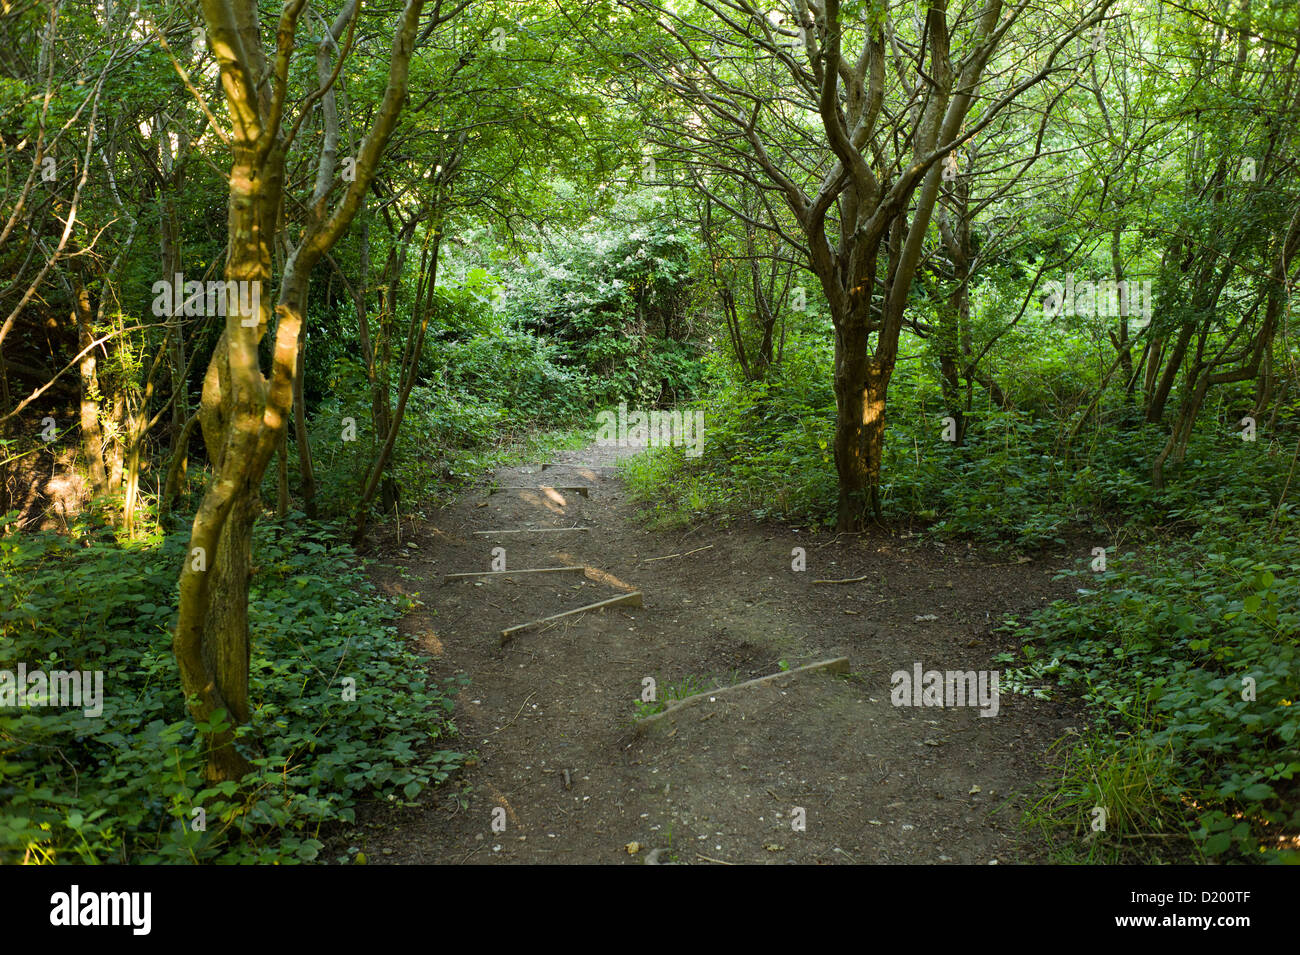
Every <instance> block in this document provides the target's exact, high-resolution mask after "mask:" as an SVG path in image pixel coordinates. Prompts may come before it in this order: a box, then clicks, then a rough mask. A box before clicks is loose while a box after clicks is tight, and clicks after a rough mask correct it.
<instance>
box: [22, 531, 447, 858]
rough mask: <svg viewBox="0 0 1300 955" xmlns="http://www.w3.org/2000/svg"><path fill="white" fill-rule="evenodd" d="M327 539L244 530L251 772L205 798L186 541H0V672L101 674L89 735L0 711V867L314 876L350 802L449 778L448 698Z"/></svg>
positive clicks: (75, 726) (77, 718)
mask: <svg viewBox="0 0 1300 955" xmlns="http://www.w3.org/2000/svg"><path fill="white" fill-rule="evenodd" d="M328 531H329V529H328V528H326V527H324V526H322V525H310V524H306V523H303V522H302V520H301V515H295V516H294V517H293V518H292V520H291V521H290V524H289V526H288V527H286V528H283V529H281V531H280V533H278V534H277V533H275V529H274V528H272V527H269V526H262V527H259V528H258V531H257V535H256V538H255V546H254V555H255V557H254V559H255V562H256V563H257V564H258V571H257V572H256V573H255V574H254V577H253V582H252V594H251V598H250V608H249V609H250V621H249V623H250V630H251V634H252V661H251V672H250V699H251V700H252V701H253V704H254V711H253V717H252V722H251V724H250V725H249V726H248V727H245V728H241V730H240V733H241V735H242V737H243V738H244V739H245V740H246V742H247V743H248V744H250V745H252V746H253V748H252V749H250V750H249V752H250V753H256V752H258V751H260V752H261V755H259V756H256V757H255V758H253V760H252V761H253V763H254V765H255V766H256V767H257V769H256V770H255V771H254V772H252V773H250V774H249V775H248V776H247V777H246V778H245V779H244V780H243V784H242V786H237V785H236V784H234V783H226V784H222V785H221V786H217V787H211V788H209V787H205V785H204V782H203V776H202V764H203V753H202V751H201V743H200V740H199V738H198V736H197V733H196V727H195V725H194V723H193V721H192V720H191V719H190V718H189V716H188V714H187V713H186V711H185V708H184V705H183V704H184V701H183V698H182V694H181V690H180V683H179V678H178V676H177V673H176V667H175V664H174V660H173V657H172V653H171V637H170V630H171V628H172V627H173V626H174V622H175V612H174V610H173V606H174V602H175V601H174V595H175V589H176V578H177V576H178V568H179V567H180V565H181V560H182V557H183V554H184V551H185V547H186V546H187V538H186V535H184V534H178V535H173V536H171V537H169V538H167V539H166V540H152V541H148V542H145V543H143V544H139V545H134V546H120V545H118V544H117V543H116V542H115V541H113V540H112V538H111V536H109V535H108V534H107V533H104V532H102V531H100V530H96V529H94V528H81V533H80V534H79V535H78V536H77V537H76V538H75V539H74V538H69V537H61V536H57V535H53V534H33V535H27V536H23V537H7V538H3V539H0V574H2V575H3V580H4V588H3V592H2V593H0V628H2V629H0V669H7V670H10V671H13V670H14V669H15V667H16V664H17V663H18V662H19V661H21V662H24V663H26V665H27V667H28V668H29V669H35V668H41V669H44V670H47V671H48V670H73V669H76V670H100V671H103V673H104V697H103V712H102V715H100V716H99V717H98V718H94V717H87V716H85V715H84V714H83V712H82V711H81V710H76V709H72V710H64V709H57V708H31V707H29V708H24V709H17V710H10V709H5V710H2V711H0V861H3V862H16V861H21V860H24V859H27V860H32V861H47V862H65V861H66V862H72V861H75V862H85V863H91V862H94V863H101V862H120V863H128V862H162V861H185V860H188V861H194V862H211V861H216V862H281V863H283V862H295V861H311V860H313V859H315V858H316V856H317V853H318V852H319V850H320V848H321V846H322V842H321V841H320V839H318V838H317V836H318V835H319V833H320V830H321V828H322V826H325V825H326V824H329V823H337V822H349V821H351V820H352V819H353V813H354V808H353V807H354V804H355V802H356V800H357V799H358V798H361V797H362V796H374V797H381V798H387V799H391V800H404V801H405V800H412V799H414V798H415V797H416V796H418V795H419V793H420V792H421V791H422V790H423V789H424V788H426V787H427V786H430V785H432V784H435V783H438V782H440V781H442V780H444V779H446V778H447V776H448V774H449V773H451V772H452V771H453V770H454V769H455V768H456V767H457V766H458V765H459V763H460V761H461V756H460V754H458V753H456V752H454V751H451V750H447V749H442V748H438V744H439V743H440V741H442V740H443V739H445V738H448V737H452V736H454V735H455V727H454V725H453V724H452V723H451V722H450V721H449V717H450V715H451V713H452V710H453V704H452V700H451V698H450V697H449V695H448V694H449V692H450V689H451V688H450V687H446V686H437V685H431V684H430V683H429V681H428V679H427V677H426V675H425V673H424V671H423V669H422V667H421V664H420V660H419V658H418V657H417V656H416V655H415V653H414V652H413V651H411V650H408V649H407V648H406V647H404V646H403V644H402V642H401V640H400V639H399V638H398V637H397V635H396V630H395V628H394V626H393V625H392V624H393V619H394V617H395V614H396V608H395V607H394V604H393V602H392V601H391V600H390V599H388V598H386V597H384V596H382V595H381V594H379V593H378V592H377V591H376V590H375V588H374V587H373V586H372V585H371V584H370V583H369V582H368V581H367V579H366V577H365V575H364V573H362V571H361V570H360V569H359V567H358V566H357V565H356V563H355V561H354V559H353V556H352V554H351V552H350V550H349V549H348V548H347V547H346V546H344V545H341V544H336V543H328V544H327V543H324V542H325V541H328V540H330V538H329V537H328ZM348 676H351V677H353V678H354V679H355V680H356V694H355V696H356V699H355V702H347V701H345V700H344V699H343V692H342V684H341V682H340V681H341V680H342V678H343V677H348ZM194 808H202V809H203V810H204V811H205V813H206V829H205V830H204V831H196V830H195V829H194V828H193V826H192V823H193V821H194V818H195V817H194V816H192V810H193V809H194Z"/></svg>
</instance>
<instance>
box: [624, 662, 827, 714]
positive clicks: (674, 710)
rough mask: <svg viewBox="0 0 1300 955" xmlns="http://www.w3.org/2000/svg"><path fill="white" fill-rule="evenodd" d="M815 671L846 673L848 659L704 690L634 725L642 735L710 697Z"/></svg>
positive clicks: (787, 680)
mask: <svg viewBox="0 0 1300 955" xmlns="http://www.w3.org/2000/svg"><path fill="white" fill-rule="evenodd" d="M817 670H827V671H829V672H831V673H848V672H849V658H848V657H835V658H834V659H831V660H822V661H820V662H818V663H810V664H808V665H807V666H802V667H798V668H796V669H794V670H782V671H780V672H779V673H771V674H769V675H767V676H760V677H758V678H757V679H755V680H746V681H745V682H744V683H737V684H735V685H733V686H724V687H721V688H719V689H716V690H706V691H704V692H703V693H696V694H695V695H694V696H688V697H686V699H684V700H678V701H677V702H676V703H674V704H672V705H671V706H669V707H668V708H667V709H665V710H662V711H661V712H659V713H655V714H654V715H653V716H647V717H646V718H645V719H643V720H641V721H640V722H639V723H637V724H636V731H637V732H638V733H644V732H645V731H646V728H647V727H650V726H653V725H655V724H656V723H658V722H660V721H662V720H666V719H668V718H670V717H673V716H676V715H677V714H678V713H680V712H681V711H682V710H684V709H686V708H688V707H691V706H696V705H698V704H699V703H701V702H703V701H704V700H707V699H709V698H710V697H713V698H714V699H717V698H718V697H719V696H724V695H726V694H728V693H734V692H736V691H737V690H744V689H748V688H749V687H753V686H760V685H773V686H775V685H776V684H778V683H787V682H789V681H790V680H793V679H795V678H796V677H798V676H800V675H802V674H805V673H813V672H815V671H817Z"/></svg>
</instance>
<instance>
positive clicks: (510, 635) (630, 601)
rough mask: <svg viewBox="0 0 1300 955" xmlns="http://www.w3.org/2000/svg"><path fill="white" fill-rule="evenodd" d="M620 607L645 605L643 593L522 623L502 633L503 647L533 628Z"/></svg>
mask: <svg viewBox="0 0 1300 955" xmlns="http://www.w3.org/2000/svg"><path fill="white" fill-rule="evenodd" d="M619 605H623V606H627V607H641V606H644V604H643V603H642V601H641V591H639V590H634V591H632V593H630V594H619V595H618V596H617V597H610V598H609V599H608V600H598V601H597V602H596V603H594V604H587V605H586V606H585V607H575V608H574V609H573V610H566V611H564V612H563V613H555V614H551V615H550V616H549V617H542V618H541V619H540V620H530V621H528V623H521V624H518V625H517V626H514V627H507V628H506V629H505V630H502V631H501V646H503V647H504V646H505V645H506V644H507V643H509V642H510V641H511V640H513V639H514V637H515V634H517V633H523V632H524V631H525V630H531V629H532V628H533V627H540V626H541V625H542V624H544V623H550V622H551V621H553V620H560V619H562V618H564V617H572V616H573V615H574V614H578V613H586V612H587V611H588V610H603V609H604V608H605V607H616V606H619Z"/></svg>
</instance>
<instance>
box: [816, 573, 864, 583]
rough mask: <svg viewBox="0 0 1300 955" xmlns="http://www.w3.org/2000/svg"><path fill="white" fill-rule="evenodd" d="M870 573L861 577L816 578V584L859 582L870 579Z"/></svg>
mask: <svg viewBox="0 0 1300 955" xmlns="http://www.w3.org/2000/svg"><path fill="white" fill-rule="evenodd" d="M870 576H871V575H870V574H863V575H862V576H861V577H844V578H842V579H840V580H814V581H813V583H814V584H858V583H861V582H862V581H864V580H866V579H868V578H869V577H870Z"/></svg>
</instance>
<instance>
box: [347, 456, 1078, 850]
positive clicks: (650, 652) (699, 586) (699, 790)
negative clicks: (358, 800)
mask: <svg viewBox="0 0 1300 955" xmlns="http://www.w3.org/2000/svg"><path fill="white" fill-rule="evenodd" d="M626 453H628V452H627V451H626V450H623V449H616V448H596V447H592V448H587V449H585V450H582V451H573V452H565V453H561V454H558V455H556V456H555V458H554V459H553V460H555V461H557V462H567V463H568V464H570V465H572V464H579V463H586V464H610V463H612V462H613V461H614V460H615V458H616V456H617V455H619V454H626ZM496 483H497V484H498V485H504V486H517V487H524V488H536V487H538V486H540V485H553V486H561V485H583V486H587V487H589V488H590V492H589V497H583V496H581V495H580V494H578V493H575V492H573V491H568V490H566V491H544V490H501V491H498V492H497V493H495V494H491V495H489V494H488V489H489V484H488V482H486V481H485V482H483V483H482V484H481V487H480V488H479V489H477V491H476V492H471V493H467V494H465V495H463V496H462V498H461V499H460V501H458V502H457V503H456V504H454V505H452V506H450V507H448V508H446V509H445V510H443V511H441V512H438V513H436V514H434V515H433V516H432V517H431V519H430V520H429V521H427V522H424V523H421V524H417V525H416V527H415V528H414V531H413V536H412V531H410V530H408V529H406V528H404V529H403V531H402V542H401V545H400V546H398V545H397V544H396V541H395V539H394V537H393V536H392V534H391V529H390V530H388V531H385V540H384V542H383V543H382V544H381V545H379V550H380V554H381V557H382V558H383V559H382V561H381V566H380V568H379V570H378V576H379V578H380V580H381V583H382V584H383V585H384V586H385V587H386V588H387V589H389V590H390V591H393V592H398V591H400V592H403V593H412V592H417V593H419V595H420V599H421V601H422V602H423V606H421V607H419V608H417V609H416V610H415V611H414V612H412V613H411V614H408V615H407V616H406V617H405V618H404V619H403V621H402V625H401V627H402V632H403V633H404V634H405V635H406V636H407V637H408V638H409V639H411V640H412V641H415V642H416V643H417V644H418V645H419V646H420V647H421V649H422V650H423V651H424V652H425V653H426V654H427V655H428V659H429V670H430V672H431V673H432V674H434V675H435V676H437V677H448V676H451V675H452V674H455V673H457V672H464V673H467V674H468V675H469V677H470V679H471V681H472V682H471V683H470V685H469V686H468V687H467V688H466V689H465V690H464V691H463V692H462V693H461V694H460V695H459V697H458V699H457V706H456V715H455V722H456V724H457V726H458V727H459V729H460V731H461V738H460V739H459V740H456V741H450V742H449V743H448V744H447V745H451V746H456V747H458V748H461V749H463V750H466V751H468V750H474V751H476V752H477V762H475V763H473V764H472V765H470V766H469V767H467V768H466V769H465V770H464V771H463V773H462V774H461V776H460V781H459V785H464V786H465V787H466V789H465V795H466V798H467V801H468V804H467V807H466V806H458V805H457V801H456V799H455V798H454V793H453V787H452V786H448V787H444V788H442V789H439V790H434V791H433V792H431V793H430V794H428V795H427V796H426V797H425V798H424V800H423V801H422V802H421V804H420V807H419V808H414V809H412V808H405V809H397V808H393V809H392V810H384V809H378V808H375V807H371V808H369V809H368V810H366V811H364V812H363V813H362V814H361V818H360V821H359V823H358V826H357V827H356V831H355V832H349V833H343V834H341V835H340V838H341V839H342V840H343V841H342V842H341V843H340V849H342V848H345V847H346V846H348V845H354V846H357V847H359V848H361V849H363V850H364V851H365V852H366V855H367V857H368V858H369V860H370V861H371V862H401V863H429V862H436V863H460V862H471V863H521V862H523V863H549V862H572V863H594V862H623V863H630V864H641V863H643V862H645V861H647V857H649V858H650V860H651V861H657V862H659V863H660V864H662V863H667V862H672V861H679V862H682V863H692V864H694V863H700V864H708V863H713V862H727V863H852V862H858V863H943V862H952V863H967V864H971V863H973V864H981V865H982V864H988V863H991V862H995V861H996V862H999V863H1002V864H1007V863H1015V862H1031V861H1045V850H1044V847H1043V846H1041V845H1040V844H1038V843H1037V842H1036V841H1035V840H1034V839H1033V838H1032V837H1031V836H1029V835H1028V834H1027V833H1026V832H1025V831H1024V830H1023V829H1021V828H1020V827H1019V824H1018V821H1019V818H1020V814H1021V811H1022V809H1023V807H1024V805H1025V798H1024V795H1023V794H1024V793H1025V792H1026V791H1027V790H1029V789H1030V788H1031V787H1032V784H1033V782H1034V781H1035V780H1036V779H1039V778H1041V777H1042V776H1043V775H1044V774H1045V773H1046V771H1047V770H1046V766H1045V763H1044V758H1045V752H1046V750H1047V748H1048V747H1049V746H1050V745H1051V743H1052V742H1053V741H1054V740H1056V739H1058V738H1059V737H1061V736H1062V735H1064V733H1065V732H1066V731H1067V729H1068V727H1069V726H1070V725H1071V723H1072V717H1073V714H1072V712H1071V711H1070V710H1069V709H1067V708H1066V707H1064V706H1063V705H1061V704H1058V703H1054V702H1042V701H1038V700H1032V699H1028V698H1025V697H1022V696H1014V695H1011V694H1009V693H1005V692H1004V693H1002V694H1001V698H1000V701H999V704H1000V708H999V711H998V715H996V716H994V717H981V716H980V715H979V710H978V708H976V707H950V708H941V707H912V706H899V707H896V706H893V705H891V702H890V675H891V674H892V673H893V672H894V671H896V670H906V671H908V672H909V673H910V672H911V671H912V670H913V666H914V665H915V664H917V663H919V664H921V666H922V669H924V670H930V669H934V670H982V669H983V670H988V669H999V667H998V666H997V665H996V664H994V663H992V662H991V658H992V656H993V655H994V654H995V653H997V652H998V651H999V650H1001V649H1006V645H1005V643H1003V644H999V642H998V641H999V640H1002V639H1004V638H1002V637H1001V636H999V635H994V634H992V633H991V629H992V628H993V627H994V626H996V625H997V624H998V622H999V621H1000V619H1001V617H1002V615H1004V614H1005V613H1008V612H1016V611H1025V610H1028V609H1031V608H1032V607H1034V606H1039V605H1041V604H1042V603H1044V602H1046V601H1048V600H1051V599H1054V598H1056V597H1060V596H1065V595H1067V594H1069V593H1070V592H1071V585H1070V584H1069V583H1068V582H1062V581H1053V579H1052V577H1053V575H1054V574H1055V573H1056V572H1057V571H1058V570H1060V569H1061V568H1063V567H1066V566H1069V565H1071V564H1072V563H1073V557H1074V556H1075V555H1070V554H1064V553H1060V551H1063V550H1064V549H1065V548H1055V549H1049V550H1053V551H1054V553H1053V554H1049V555H1045V556H1043V557H1040V558H1037V559H1034V560H1030V561H1025V562H1021V563H1015V562H1013V559H1009V558H1006V557H1001V558H990V557H989V556H988V555H985V554H980V553H978V552H976V551H973V550H970V549H968V548H966V547H964V546H947V547H942V546H939V545H936V544H934V543H927V544H924V545H922V544H921V543H920V542H919V540H918V541H915V542H914V541H910V540H906V539H901V538H899V537H895V536H890V535H889V534H888V532H885V531H879V530H877V531H873V532H871V533H868V534H865V535H862V536H860V537H853V536H842V537H839V538H836V537H835V535H832V534H809V533H807V532H806V531H805V532H796V531H794V530H792V529H787V528H782V527H777V526H764V525H756V524H747V525H745V524H742V525H733V526H731V527H729V528H724V529H719V528H714V527H701V528H695V529H692V530H690V531H688V532H671V533H668V532H653V531H648V530H645V529H644V528H642V527H641V526H640V525H639V524H638V523H637V521H636V520H635V507H634V506H633V505H631V504H630V503H628V502H627V500H626V497H625V495H624V493H623V488H622V485H621V483H620V481H619V479H618V477H617V476H616V473H615V471H614V470H613V469H612V468H609V469H590V468H575V467H571V466H570V467H551V468H547V469H546V470H542V469H541V468H540V466H539V465H535V466H530V467H526V468H511V469H502V470H499V471H497V472H496ZM573 526H580V527H589V528H590V530H589V531H587V532H553V533H540V534H534V533H525V534H513V535H502V536H499V537H497V536H475V535H474V532H475V531H496V530H499V529H519V528H526V527H573ZM495 547H503V548H504V549H505V560H506V568H507V570H510V571H518V570H522V569H525V568H538V567H556V566H565V565H574V566H586V567H589V568H592V569H591V570H589V571H586V572H584V573H559V574H514V575H512V574H504V575H496V576H494V577H483V578H479V579H461V580H451V581H448V580H445V579H444V575H446V574H453V573H469V572H477V571H486V570H488V569H489V568H490V565H491V561H492V558H493V554H492V549H493V548H495ZM795 547H803V548H805V550H806V553H807V569H806V570H805V571H803V572H798V571H794V570H792V569H791V563H792V557H791V552H792V549H793V548H795ZM700 548H705V549H700ZM690 551H695V553H687V552H690ZM666 555H680V556H673V557H669V558H668V559H663V560H653V559H651V558H660V557H665V556H666ZM864 576H865V577H866V579H865V580H863V581H860V582H856V583H845V584H815V583H813V581H814V580H818V579H842V578H854V577H864ZM631 589H636V590H640V591H641V592H642V593H643V595H644V606H643V607H630V606H626V605H625V606H618V607H613V608H609V609H605V610H600V611H593V612H588V613H584V614H578V615H575V616H571V617H567V618H564V619H562V620H559V621H556V622H554V623H550V624H543V625H541V626H539V627H536V628H534V629H532V630H528V631H526V632H523V633H520V634H518V635H516V636H514V638H513V639H512V640H511V641H510V642H509V643H507V644H506V645H505V646H502V645H501V631H502V630H503V629H505V628H508V627H511V626H514V625H516V624H521V623H525V622H527V621H530V620H534V619H537V618H541V617H545V616H548V615H551V614H555V613H560V612H562V611H565V610H569V609H572V608H575V607H580V606H583V605H586V604H590V603H594V602H596V601H599V600H604V599H607V598H609V597H614V596H617V595H618V594H620V593H624V592H627V591H628V590H631ZM931 616H933V618H934V619H928V618H929V617H931ZM918 618H922V619H918ZM839 656H847V657H848V658H849V661H850V667H851V673H850V675H849V676H847V677H844V676H834V675H831V674H828V673H825V672H818V673H812V674H808V675H804V676H801V677H800V678H799V679H797V680H795V681H792V682H789V683H788V684H785V685H782V686H779V687H776V686H766V685H764V686H757V687H751V688H746V689H743V690H738V691H736V692H735V693H731V694H727V695H725V696H722V697H719V698H717V700H716V701H715V702H705V703H704V704H702V705H701V706H698V707H695V708H693V709H688V710H686V711H684V712H683V713H682V714H681V715H679V716H677V717H676V718H675V719H673V720H671V721H668V720H664V721H660V723H662V724H664V726H663V728H662V729H657V730H654V731H651V732H648V733H646V734H644V735H639V734H637V733H635V732H634V731H633V729H632V724H633V721H634V720H635V718H636V716H637V708H636V701H637V700H638V699H640V697H641V694H642V689H643V685H644V684H643V680H644V679H645V678H646V677H651V678H653V679H654V680H655V681H656V685H657V692H658V695H659V699H660V700H663V699H665V698H666V694H667V692H668V690H669V687H670V686H672V685H673V684H679V683H680V682H681V681H683V680H684V679H686V678H688V677H690V678H693V679H695V680H696V681H697V682H698V681H700V680H703V679H706V678H707V679H708V680H709V681H710V683H709V685H712V680H713V679H714V678H717V679H718V680H720V682H721V683H723V684H727V685H729V684H733V683H738V682H741V681H744V680H748V679H751V678H753V677H759V676H764V675H767V674H770V673H774V672H777V671H778V670H780V669H781V667H782V664H783V663H784V665H785V666H788V667H790V668H795V667H798V666H802V665H804V664H808V663H812V662H815V661H819V660H823V659H826V658H831V657H839ZM498 809H499V810H504V825H505V829H504V831H494V829H493V817H494V810H498ZM495 815H496V816H497V817H498V827H497V828H498V830H499V827H500V821H499V820H500V818H501V816H502V813H500V812H497V813H496V814H495ZM801 820H802V821H803V823H804V825H803V828H796V825H797V824H798V823H799V822H800V821H801ZM629 843H637V847H634V848H636V849H637V851H635V852H634V853H629V851H628V844H629ZM652 850H661V851H659V852H652Z"/></svg>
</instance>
